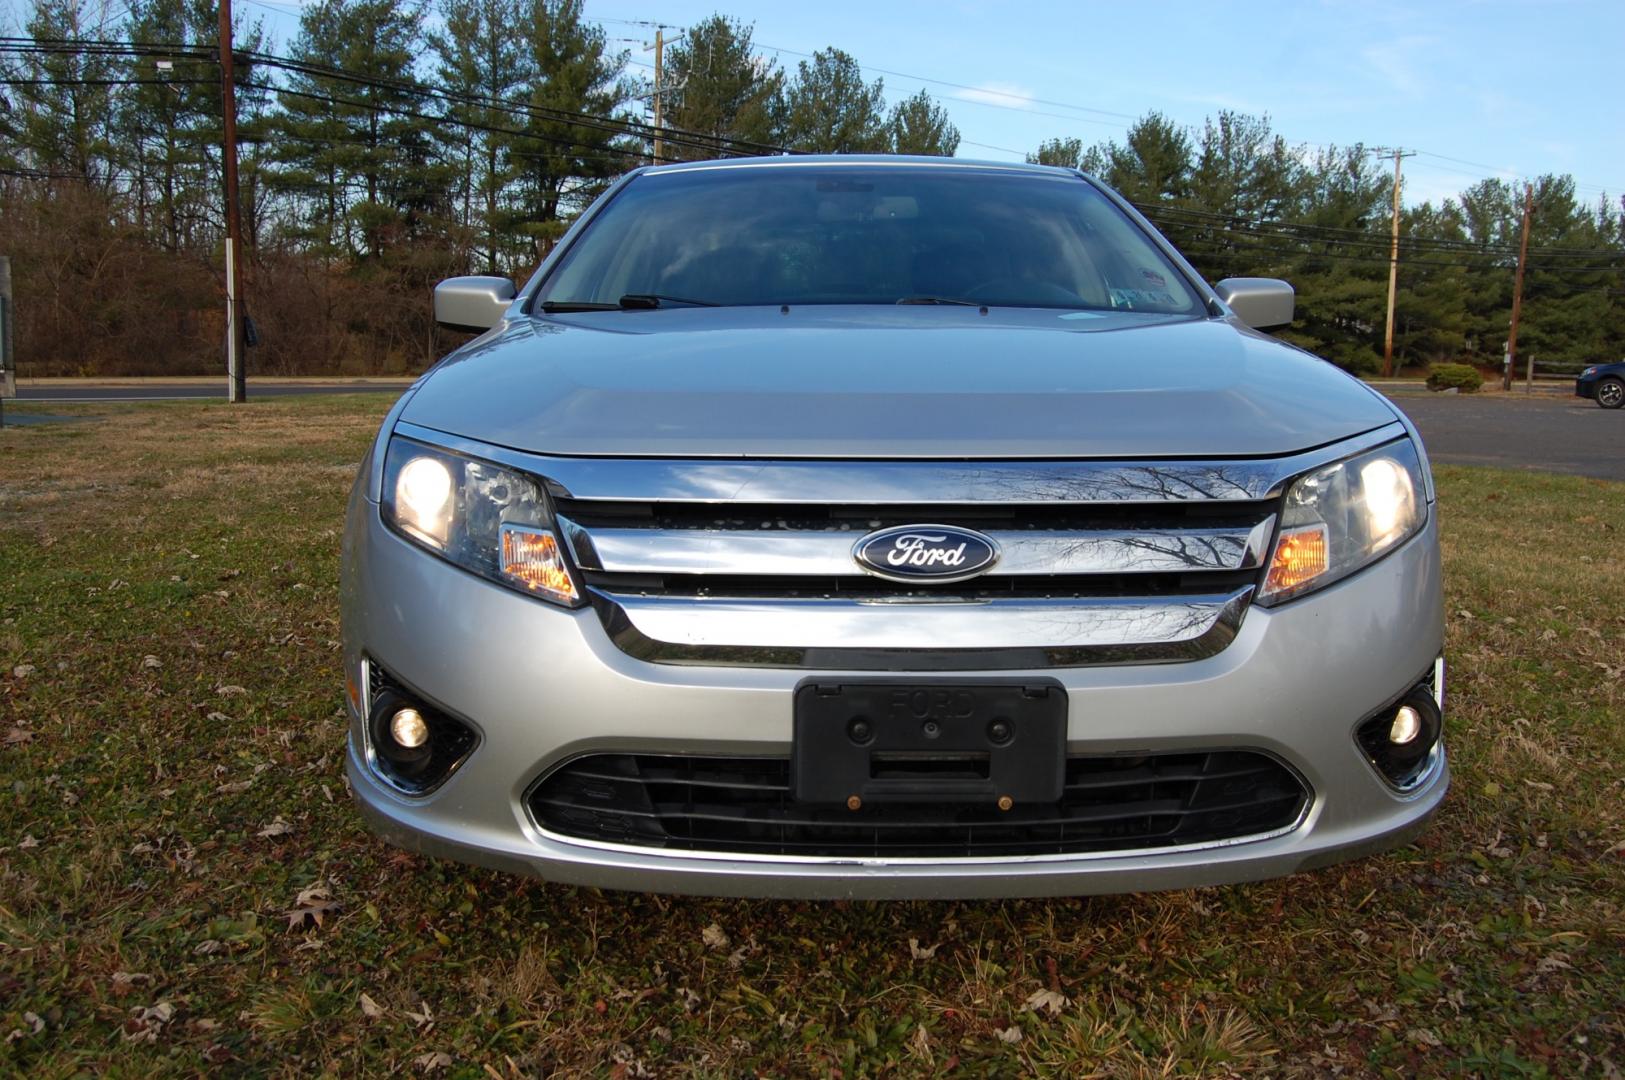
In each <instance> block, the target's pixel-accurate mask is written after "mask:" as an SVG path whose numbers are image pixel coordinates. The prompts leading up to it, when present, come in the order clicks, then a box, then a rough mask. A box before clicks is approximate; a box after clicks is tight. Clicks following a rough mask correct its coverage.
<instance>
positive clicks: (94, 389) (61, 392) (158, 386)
mask: <svg viewBox="0 0 1625 1080" xmlns="http://www.w3.org/2000/svg"><path fill="white" fill-rule="evenodd" d="M404 389H406V384H405V383H372V382H359V383H260V384H258V385H256V384H255V383H254V381H253V380H252V379H251V380H249V383H248V397H249V400H250V401H252V400H253V399H254V398H257V397H294V396H298V395H303V394H373V393H378V394H399V393H400V392H401V391H402V390H404ZM225 396H226V380H225V379H221V380H220V382H219V383H218V384H213V383H208V384H205V383H195V382H194V383H142V384H141V385H139V386H111V385H110V386H19V387H18V388H17V400H18V401H40V402H50V403H53V404H57V405H64V404H67V403H69V402H85V401H182V400H200V399H205V398H219V399H221V400H224V399H225Z"/></svg>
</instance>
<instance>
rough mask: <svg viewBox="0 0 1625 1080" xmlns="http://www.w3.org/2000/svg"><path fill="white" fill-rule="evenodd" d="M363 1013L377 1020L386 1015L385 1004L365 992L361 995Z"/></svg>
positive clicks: (370, 1018)
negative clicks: (379, 1002) (382, 1004)
mask: <svg viewBox="0 0 1625 1080" xmlns="http://www.w3.org/2000/svg"><path fill="white" fill-rule="evenodd" d="M361 1015H362V1016H365V1017H366V1018H367V1019H369V1020H376V1019H378V1018H379V1017H380V1016H382V1015H384V1009H383V1006H381V1005H379V1004H378V1003H377V1002H376V1001H374V1000H372V997H371V996H370V995H368V994H367V993H365V992H363V993H362V995H361Z"/></svg>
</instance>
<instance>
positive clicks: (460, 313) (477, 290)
mask: <svg viewBox="0 0 1625 1080" xmlns="http://www.w3.org/2000/svg"><path fill="white" fill-rule="evenodd" d="M517 291H518V290H516V289H515V288H514V286H513V282H511V281H509V280H508V279H507V278H504V277H454V278H447V279H446V280H445V281H442V282H441V283H440V284H438V285H436V286H435V287H434V321H435V322H437V323H439V324H440V325H441V326H444V327H447V328H448V329H451V330H466V331H469V332H470V333H480V332H482V331H485V330H489V329H491V327H493V326H495V325H496V324H497V323H499V322H501V321H502V315H503V313H504V312H506V311H507V310H508V305H509V304H511V303H513V298H514V296H515V295H516V294H517Z"/></svg>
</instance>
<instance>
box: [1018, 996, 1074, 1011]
mask: <svg viewBox="0 0 1625 1080" xmlns="http://www.w3.org/2000/svg"><path fill="white" fill-rule="evenodd" d="M1066 1004H1067V1002H1066V995H1065V994H1061V993H1058V992H1056V991H1054V990H1034V991H1033V992H1032V993H1030V994H1028V995H1027V1001H1026V1003H1025V1004H1023V1005H1022V1008H1023V1009H1031V1010H1032V1011H1033V1012H1040V1011H1046V1012H1048V1013H1049V1014H1050V1015H1051V1016H1059V1015H1061V1011H1062V1010H1063V1009H1065V1008H1066Z"/></svg>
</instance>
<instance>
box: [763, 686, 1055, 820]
mask: <svg viewBox="0 0 1625 1080" xmlns="http://www.w3.org/2000/svg"><path fill="white" fill-rule="evenodd" d="M1066 728H1067V696H1066V689H1065V688H1064V687H1063V686H1061V684H1060V683H1058V682H1056V681H1054V680H1052V679H1013V680H999V679H990V680H976V681H964V682H954V681H947V680H944V681H940V682H922V681H918V680H913V679H909V680H893V679H852V680H844V679H830V680H823V679H809V680H807V681H805V682H803V683H802V684H801V685H800V686H798V687H797V688H796V695H795V727H794V734H793V743H792V746H791V752H790V775H791V792H792V794H793V796H794V797H795V798H796V799H797V800H798V801H801V802H807V803H829V804H841V805H846V806H848V807H849V808H852V809H859V808H861V807H874V806H879V805H884V804H886V803H907V802H916V803H918V802H950V803H955V802H957V803H969V804H983V805H988V804H991V805H997V806H1004V807H1005V808H1007V809H1008V808H1009V807H1010V806H1015V805H1031V804H1034V803H1053V802H1056V801H1058V800H1059V799H1060V797H1061V792H1062V786H1063V784H1064V781H1065V775H1066ZM854 800H855V801H854ZM1005 800H1008V802H1005Z"/></svg>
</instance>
